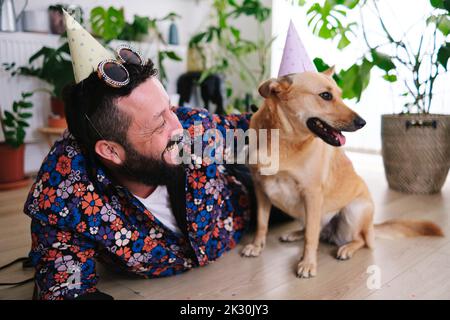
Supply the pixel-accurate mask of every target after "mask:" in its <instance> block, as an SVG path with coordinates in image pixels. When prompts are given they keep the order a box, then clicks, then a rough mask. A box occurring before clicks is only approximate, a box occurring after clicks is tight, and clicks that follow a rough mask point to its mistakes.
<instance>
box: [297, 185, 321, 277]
mask: <svg viewBox="0 0 450 320" xmlns="http://www.w3.org/2000/svg"><path fill="white" fill-rule="evenodd" d="M303 195H304V200H305V208H306V212H305V244H304V248H303V257H302V259H301V260H300V262H299V264H298V266H297V276H298V277H300V278H309V277H314V276H315V275H316V273H317V249H318V247H319V237H320V221H321V217H322V205H323V196H322V193H321V192H320V190H308V191H306V192H304V193H303Z"/></svg>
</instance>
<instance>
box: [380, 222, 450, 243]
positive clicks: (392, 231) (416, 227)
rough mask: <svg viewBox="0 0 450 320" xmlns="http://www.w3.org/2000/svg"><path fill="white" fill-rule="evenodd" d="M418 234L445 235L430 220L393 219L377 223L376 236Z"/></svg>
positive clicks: (394, 236) (395, 236)
mask: <svg viewBox="0 0 450 320" xmlns="http://www.w3.org/2000/svg"><path fill="white" fill-rule="evenodd" d="M418 236H434V237H443V236H444V233H443V232H442V229H441V228H440V227H439V226H437V225H436V224H435V223H433V222H431V221H428V220H403V219H392V220H388V221H385V222H383V223H379V224H375V237H377V238H383V239H397V238H407V237H418Z"/></svg>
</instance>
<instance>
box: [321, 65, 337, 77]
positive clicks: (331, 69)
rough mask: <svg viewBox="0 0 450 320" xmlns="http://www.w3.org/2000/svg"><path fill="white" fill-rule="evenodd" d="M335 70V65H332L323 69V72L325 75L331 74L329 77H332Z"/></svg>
mask: <svg viewBox="0 0 450 320" xmlns="http://www.w3.org/2000/svg"><path fill="white" fill-rule="evenodd" d="M334 72H335V70H334V66H332V67H330V68H328V69H327V70H325V71H323V72H322V73H323V74H324V75H327V76H329V77H332V76H333V75H334Z"/></svg>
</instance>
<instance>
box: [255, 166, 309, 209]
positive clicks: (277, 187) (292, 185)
mask: <svg viewBox="0 0 450 320" xmlns="http://www.w3.org/2000/svg"><path fill="white" fill-rule="evenodd" d="M259 179H260V182H261V186H262V187H263V190H264V192H265V194H266V195H267V196H268V197H269V199H270V202H271V203H272V204H273V205H275V206H276V207H278V208H279V209H281V210H282V211H284V212H286V213H288V214H290V215H292V216H294V217H301V216H302V215H303V213H304V205H303V201H302V198H301V196H300V190H301V185H300V182H299V181H298V180H296V179H295V178H294V177H292V176H291V175H290V174H288V173H283V172H281V173H278V174H276V175H273V176H264V177H261V176H260V177H259Z"/></svg>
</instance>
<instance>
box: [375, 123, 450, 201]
mask: <svg viewBox="0 0 450 320" xmlns="http://www.w3.org/2000/svg"><path fill="white" fill-rule="evenodd" d="M381 140H382V154H383V163H384V169H385V173H386V179H387V181H388V184H389V187H390V188H392V189H394V190H398V191H401V192H406V193H418V194H431V193H436V192H439V191H440V190H441V188H442V185H443V184H444V182H445V179H446V177H447V173H448V170H449V167H450V115H437V114H424V115H422V114H413V115H383V116H382V119H381Z"/></svg>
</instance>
